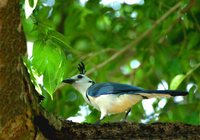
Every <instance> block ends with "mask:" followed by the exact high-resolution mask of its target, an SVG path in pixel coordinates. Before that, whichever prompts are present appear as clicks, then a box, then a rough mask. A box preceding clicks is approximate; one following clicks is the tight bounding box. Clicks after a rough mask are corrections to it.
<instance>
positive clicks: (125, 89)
mask: <svg viewBox="0 0 200 140" xmlns="http://www.w3.org/2000/svg"><path fill="white" fill-rule="evenodd" d="M141 92H144V90H143V89H142V88H139V87H135V86H131V85H126V84H119V83H111V82H106V83H98V84H94V85H92V86H91V87H89V88H88V91H87V94H88V95H90V96H93V97H97V96H100V95H107V94H118V95H121V94H137V93H141Z"/></svg>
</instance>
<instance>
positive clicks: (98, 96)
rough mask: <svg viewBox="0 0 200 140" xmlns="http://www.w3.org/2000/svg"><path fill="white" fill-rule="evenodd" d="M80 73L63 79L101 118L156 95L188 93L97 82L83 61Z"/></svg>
mask: <svg viewBox="0 0 200 140" xmlns="http://www.w3.org/2000/svg"><path fill="white" fill-rule="evenodd" d="M78 69H79V71H80V74H77V75H75V76H73V77H71V78H69V79H65V80H63V82H64V83H69V84H72V86H73V87H74V88H75V89H76V90H78V91H79V92H80V93H81V94H82V96H83V98H84V99H85V101H86V102H87V103H88V104H90V105H91V106H93V107H94V108H96V109H97V110H99V111H100V112H101V117H100V120H102V119H103V118H104V117H105V116H106V115H108V114H116V113H121V112H127V113H126V115H125V118H126V117H127V115H128V113H129V111H130V109H131V107H132V106H133V105H134V104H136V103H137V102H139V101H141V100H142V99H149V98H154V97H171V96H184V95H187V94H188V92H186V91H178V90H144V89H142V88H140V87H136V86H132V85H127V84H119V83H112V82H105V83H95V82H94V81H92V80H91V79H90V78H88V77H87V76H86V75H85V72H86V71H85V66H84V64H83V63H81V64H79V67H78Z"/></svg>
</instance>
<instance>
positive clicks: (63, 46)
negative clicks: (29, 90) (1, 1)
mask: <svg viewBox="0 0 200 140" xmlns="http://www.w3.org/2000/svg"><path fill="white" fill-rule="evenodd" d="M193 2H195V1H193V0H191V1H188V0H185V1H182V2H179V1H178V0H175V1H167V0H162V1H146V0H145V1H142V0H141V1H140V3H136V4H127V3H119V2H113V3H112V4H110V5H104V4H102V3H101V2H100V1H99V0H89V1H88V2H86V3H85V4H81V3H80V2H79V1H72V0H68V1H65V0H59V1H55V3H54V0H40V1H38V2H37V6H36V7H35V9H34V12H33V13H32V15H31V16H30V17H29V18H27V19H26V18H25V15H24V11H23V10H22V21H23V28H24V31H25V34H26V38H27V41H31V42H33V43H34V45H33V54H32V56H31V57H30V58H28V59H25V63H26V65H27V67H28V69H29V71H30V75H31V77H32V81H33V83H34V84H35V86H36V87H37V89H39V90H40V91H41V93H42V94H43V96H45V100H44V101H43V102H42V105H43V106H44V107H45V108H46V109H47V110H48V111H50V112H53V113H54V114H56V115H59V116H62V117H64V118H68V117H70V116H81V115H82V114H80V106H86V103H85V102H84V101H83V99H82V97H81V96H80V94H79V93H77V91H75V90H74V89H72V87H71V86H66V87H63V88H59V89H58V87H59V86H60V84H61V81H62V80H63V79H64V78H67V77H71V76H73V75H75V74H77V73H78V70H77V64H78V63H79V62H80V61H84V63H85V64H86V68H87V70H88V75H89V77H91V78H92V79H94V80H95V81H96V82H102V81H115V82H120V83H129V84H134V85H137V86H140V87H143V88H145V89H157V87H158V85H159V84H162V83H163V82H162V81H164V82H165V83H167V84H165V85H166V86H167V87H166V86H165V88H168V85H170V88H171V89H180V90H188V91H189V92H190V94H189V96H187V97H184V100H182V101H179V102H177V101H176V100H174V99H172V98H171V99H167V101H166V105H164V107H163V108H161V107H159V104H160V103H161V100H160V99H156V100H155V101H154V103H153V112H152V113H151V114H146V113H145V108H144V106H143V104H142V103H138V104H137V105H135V106H134V107H133V108H132V111H131V115H129V116H128V120H129V121H134V122H155V121H167V122H184V123H189V124H200V103H199V99H200V91H199V89H198V88H199V87H200V76H199V75H200V71H199V69H200V68H199V67H200V57H199V56H200V49H199V47H200V39H199V36H200V17H199V15H200V8H199V7H200V4H199V3H198V2H197V1H196V3H195V4H194V3H193ZM32 3H33V1H32ZM22 5H23V2H22ZM173 8H174V9H173ZM22 9H23V8H22ZM133 60H134V61H133ZM133 62H139V65H138V66H139V67H138V66H136V67H135V65H134V63H133ZM37 77H40V78H41V77H43V79H42V83H40V84H39V83H38V81H36V79H37ZM52 99H53V100H52ZM150 106H151V105H150ZM89 110H90V111H88V112H89V114H86V118H85V119H86V120H85V121H86V122H95V121H96V120H97V119H98V118H99V115H100V114H99V112H98V111H96V110H95V109H93V108H92V107H89ZM123 115H124V114H123V113H122V114H118V115H111V116H109V117H107V118H106V119H105V120H104V121H119V120H120V119H121V118H123Z"/></svg>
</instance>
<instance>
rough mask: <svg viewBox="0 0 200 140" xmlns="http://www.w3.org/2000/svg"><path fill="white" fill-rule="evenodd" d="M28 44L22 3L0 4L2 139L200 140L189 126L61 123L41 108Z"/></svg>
mask: <svg viewBox="0 0 200 140" xmlns="http://www.w3.org/2000/svg"><path fill="white" fill-rule="evenodd" d="M25 55H26V42H25V37H24V34H23V31H22V28H21V22H20V7H19V0H1V1H0V140H1V139H3V140H4V139H5V140H6V139H13V140H16V139H20V140H23V139H26V140H27V139H131V138H136V139H149V138H150V139H151V138H154V139H200V127H199V126H191V125H185V124H170V123H165V124H164V123H157V124H149V125H145V124H133V123H125V122H121V123H110V124H109V123H108V124H102V125H90V124H78V123H73V122H69V121H65V120H60V119H57V118H56V117H55V116H53V115H52V114H49V113H47V112H45V111H44V110H43V109H42V108H41V107H40V105H39V99H38V94H37V92H36V91H35V90H34V87H33V85H32V83H31V82H30V78H29V75H28V73H27V70H26V68H25V67H24V65H23V62H22V59H23V56H25Z"/></svg>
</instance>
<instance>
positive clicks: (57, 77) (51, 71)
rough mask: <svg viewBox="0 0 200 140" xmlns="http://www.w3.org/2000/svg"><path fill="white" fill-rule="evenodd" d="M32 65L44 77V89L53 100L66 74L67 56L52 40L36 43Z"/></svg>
mask: <svg viewBox="0 0 200 140" xmlns="http://www.w3.org/2000/svg"><path fill="white" fill-rule="evenodd" d="M32 64H33V67H34V68H35V69H36V70H37V72H38V74H39V75H41V74H43V75H44V78H43V84H44V87H45V89H46V90H47V91H48V93H49V95H50V96H51V97H52V98H53V93H54V90H55V89H56V87H57V85H58V84H60V81H61V80H62V78H63V76H64V74H65V72H66V67H67V66H66V65H67V64H66V61H65V55H64V54H63V52H62V51H61V50H60V48H59V46H57V45H56V44H55V43H53V42H52V41H51V40H47V41H46V42H44V41H36V42H35V43H34V48H33V57H32Z"/></svg>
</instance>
